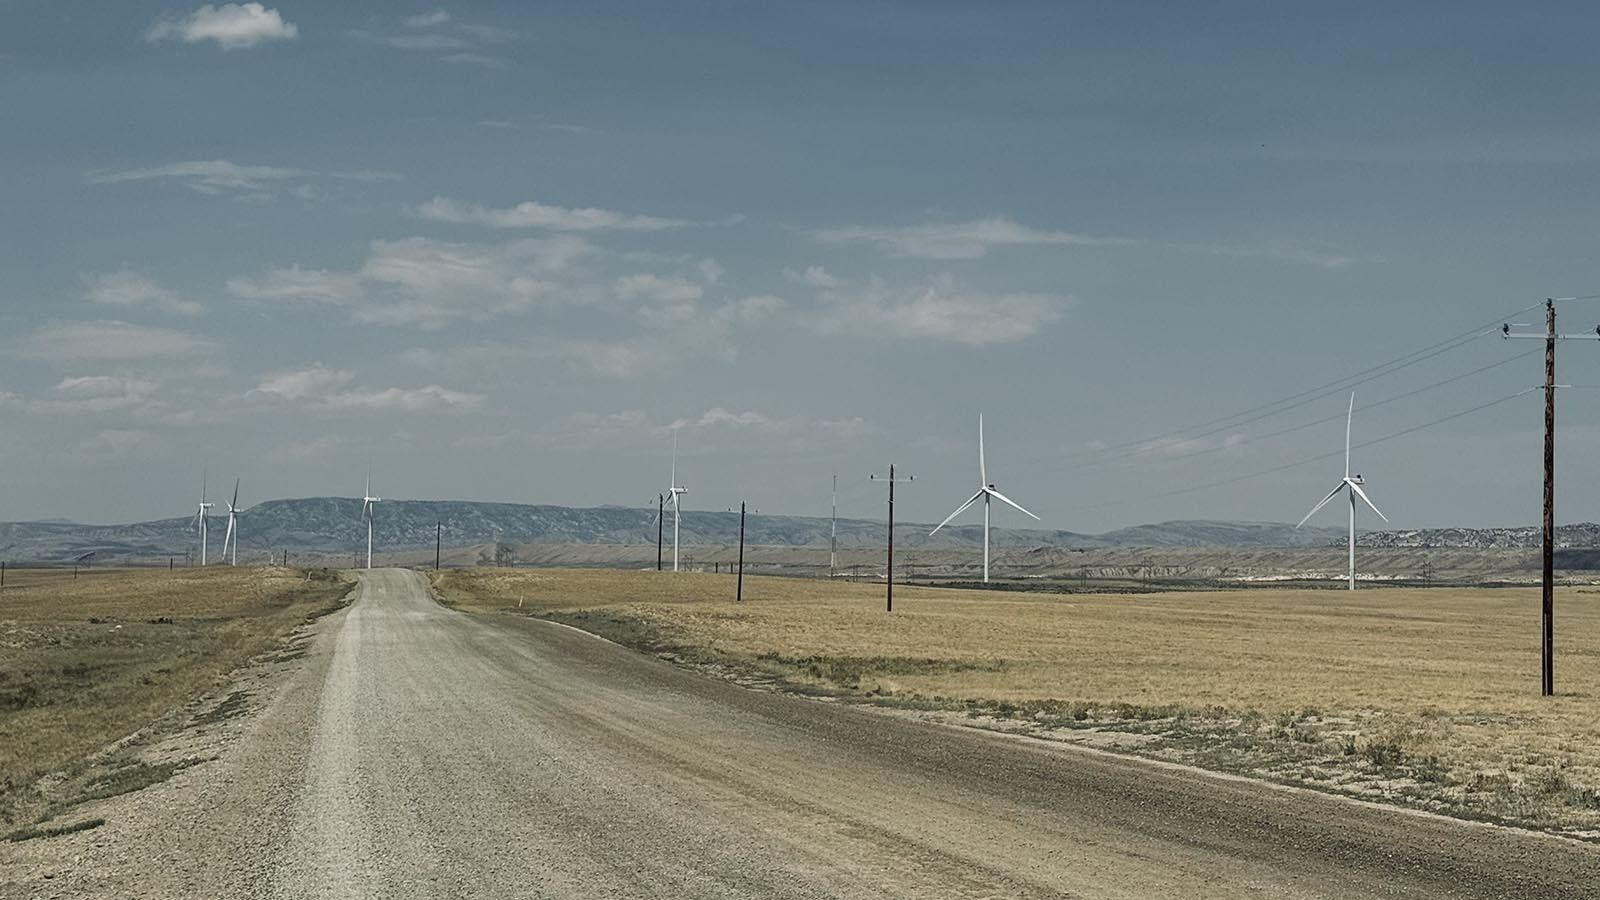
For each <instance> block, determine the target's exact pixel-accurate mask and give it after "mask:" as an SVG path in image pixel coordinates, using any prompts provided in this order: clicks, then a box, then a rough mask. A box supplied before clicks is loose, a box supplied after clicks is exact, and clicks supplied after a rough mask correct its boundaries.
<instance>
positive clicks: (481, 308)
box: [357, 235, 595, 326]
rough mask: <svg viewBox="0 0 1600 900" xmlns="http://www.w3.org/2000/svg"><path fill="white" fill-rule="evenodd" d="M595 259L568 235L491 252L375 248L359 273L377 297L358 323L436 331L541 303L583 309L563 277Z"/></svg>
mask: <svg viewBox="0 0 1600 900" xmlns="http://www.w3.org/2000/svg"><path fill="white" fill-rule="evenodd" d="M594 252H595V250H594V248H593V247H592V246H591V245H590V244H589V243H588V242H586V241H584V240H583V239H582V238H578V237H571V236H566V235H557V236H554V237H550V238H527V239H523V240H518V241H511V242H509V243H505V244H492V245H481V244H457V243H450V242H446V241H436V240H433V239H430V238H421V237H414V238H405V239H402V240H397V241H374V242H373V243H372V249H371V252H370V253H369V255H368V257H367V261H366V263H365V264H364V265H363V266H362V267H361V272H360V276H361V279H362V280H363V281H364V282H366V283H368V284H369V285H372V286H373V288H374V290H373V291H369V292H368V296H367V298H366V299H365V300H364V301H363V302H362V303H361V304H360V305H359V307H358V309H357V318H359V319H361V320H362V321H367V322H375V323H387V324H398V325H422V326H437V325H441V324H443V323H444V322H445V321H448V320H450V319H453V318H461V317H466V318H484V317H488V316H494V315H500V314H504V313H508V312H515V311H519V310H525V309H528V308H530V307H532V306H535V305H537V304H540V303H557V302H581V301H582V300H583V299H584V295H583V286H582V285H580V284H575V283H574V282H573V281H572V280H571V279H568V278H566V277H565V275H566V273H567V272H568V270H569V269H571V268H572V267H573V266H574V265H575V264H576V263H577V262H578V261H579V260H581V259H582V258H584V257H586V256H588V255H590V254H592V253H594Z"/></svg>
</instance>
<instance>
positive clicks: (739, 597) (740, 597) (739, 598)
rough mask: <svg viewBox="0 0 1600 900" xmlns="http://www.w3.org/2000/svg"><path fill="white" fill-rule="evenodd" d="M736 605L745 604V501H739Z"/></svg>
mask: <svg viewBox="0 0 1600 900" xmlns="http://www.w3.org/2000/svg"><path fill="white" fill-rule="evenodd" d="M733 600H734V602H735V603H742V602H744V501H743V500H740V501H739V585H738V587H736V588H734V593H733Z"/></svg>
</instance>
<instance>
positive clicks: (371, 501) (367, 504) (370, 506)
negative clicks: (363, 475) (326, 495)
mask: <svg viewBox="0 0 1600 900" xmlns="http://www.w3.org/2000/svg"><path fill="white" fill-rule="evenodd" d="M381 502H383V498H382V497H374V496H372V472H371V471H368V472H367V491H366V493H365V494H363V495H362V497H361V517H362V518H363V519H366V520H367V568H368V569H371V568H372V514H373V513H374V512H375V511H376V510H377V507H378V504H379V503H381Z"/></svg>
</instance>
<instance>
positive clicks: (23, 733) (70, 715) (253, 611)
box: [0, 566, 349, 827]
mask: <svg viewBox="0 0 1600 900" xmlns="http://www.w3.org/2000/svg"><path fill="white" fill-rule="evenodd" d="M348 591H349V584H348V583H347V582H345V581H344V580H342V579H340V578H338V577H335V576H333V575H331V574H328V573H318V574H317V575H316V576H312V577H308V575H307V573H306V572H303V571H300V570H297V569H283V568H261V567H248V568H247V567H239V568H233V567H229V566H213V567H209V568H204V569H178V570H175V571H168V570H166V569H122V570H116V569H93V570H87V569H86V570H83V571H82V572H80V573H79V575H78V577H76V578H74V577H73V574H72V571H71V570H70V569H46V570H20V571H19V570H15V569H8V570H7V572H6V580H5V587H4V588H3V589H0V825H5V826H7V827H11V826H15V825H17V824H19V823H21V822H24V821H27V820H31V819H32V818H34V817H35V815H36V814H37V813H39V812H40V811H41V810H42V809H43V808H44V807H45V806H47V805H49V802H50V800H49V798H47V797H45V796H44V794H43V793H42V792H41V789H40V786H39V780H40V778H41V777H42V776H46V775H53V776H57V780H62V779H64V780H66V781H71V780H72V778H73V775H74V773H75V771H77V770H80V769H81V768H82V767H83V765H84V762H85V760H86V758H87V757H88V756H89V755H90V754H91V753H93V752H94V751H96V750H97V749H99V748H101V747H103V746H104V745H106V744H107V743H109V742H111V741H115V740H118V739H120V738H122V737H124V736H126V735H128V734H130V733H132V732H135V731H138V730H139V729H141V728H143V727H145V726H147V725H149V724H150V723H152V722H154V721H156V720H157V719H159V718H161V717H162V716H164V715H167V714H169V713H172V712H173V711H174V710H177V709H179V708H181V707H182V706H183V705H184V704H185V703H186V702H188V701H190V700H192V699H194V698H196V697H198V696H200V695H202V694H205V693H206V692H207V691H210V690H213V689H215V688H216V687H217V686H218V685H219V684H220V683H221V680H222V679H223V678H224V676H225V675H226V674H227V673H228V672H229V671H231V670H233V669H234V668H236V667H238V666H240V665H242V664H244V663H245V662H246V661H248V660H249V659H251V658H252V657H254V656H256V655H258V654H261V653H263V652H265V651H267V650H269V649H272V648H273V647H275V646H276V645H277V644H278V642H279V640H280V639H281V638H282V637H283V636H284V635H285V634H287V633H288V632H290V631H291V630H292V629H293V628H295V627H296V626H297V625H298V624H300V623H303V622H304V621H305V620H306V618H307V617H308V616H315V615H319V614H321V613H323V612H326V611H329V610H331V609H334V608H337V606H338V604H339V603H340V601H341V598H343V597H344V596H345V595H346V594H347V593H348ZM166 774H170V773H166ZM158 776H159V777H164V774H163V773H159V772H148V771H144V770H142V769H140V770H138V771H137V772H134V773H125V774H124V776H123V777H122V781H121V783H116V782H106V783H100V784H94V785H90V786H89V788H90V790H92V791H98V792H100V793H102V794H103V793H104V792H106V791H112V790H116V789H117V788H119V787H135V786H138V782H139V781H140V780H141V779H142V780H144V781H146V783H147V781H148V780H149V779H152V778H156V777H158ZM130 778H131V779H132V780H129V779H130ZM78 799H82V798H81V797H80V798H78Z"/></svg>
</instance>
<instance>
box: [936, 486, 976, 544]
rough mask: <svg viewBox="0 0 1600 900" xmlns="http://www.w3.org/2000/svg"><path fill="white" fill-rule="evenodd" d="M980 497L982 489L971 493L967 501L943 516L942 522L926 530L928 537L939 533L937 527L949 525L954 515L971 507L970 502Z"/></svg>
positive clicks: (974, 501) (972, 502)
mask: <svg viewBox="0 0 1600 900" xmlns="http://www.w3.org/2000/svg"><path fill="white" fill-rule="evenodd" d="M981 499H983V491H979V492H977V493H976V494H973V495H972V498H971V499H969V500H968V501H967V502H965V503H963V504H961V505H960V506H958V507H956V511H955V512H953V513H951V514H950V515H948V516H945V517H944V521H943V522H940V523H939V524H938V525H936V526H934V529H933V530H932V531H930V532H928V537H933V536H934V535H936V534H938V533H939V529H940V528H943V527H945V526H946V525H949V524H950V520H951V519H954V518H955V517H956V516H959V515H961V514H962V513H964V512H966V511H967V510H969V509H971V508H972V504H974V503H977V502H978V501H979V500H981Z"/></svg>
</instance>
